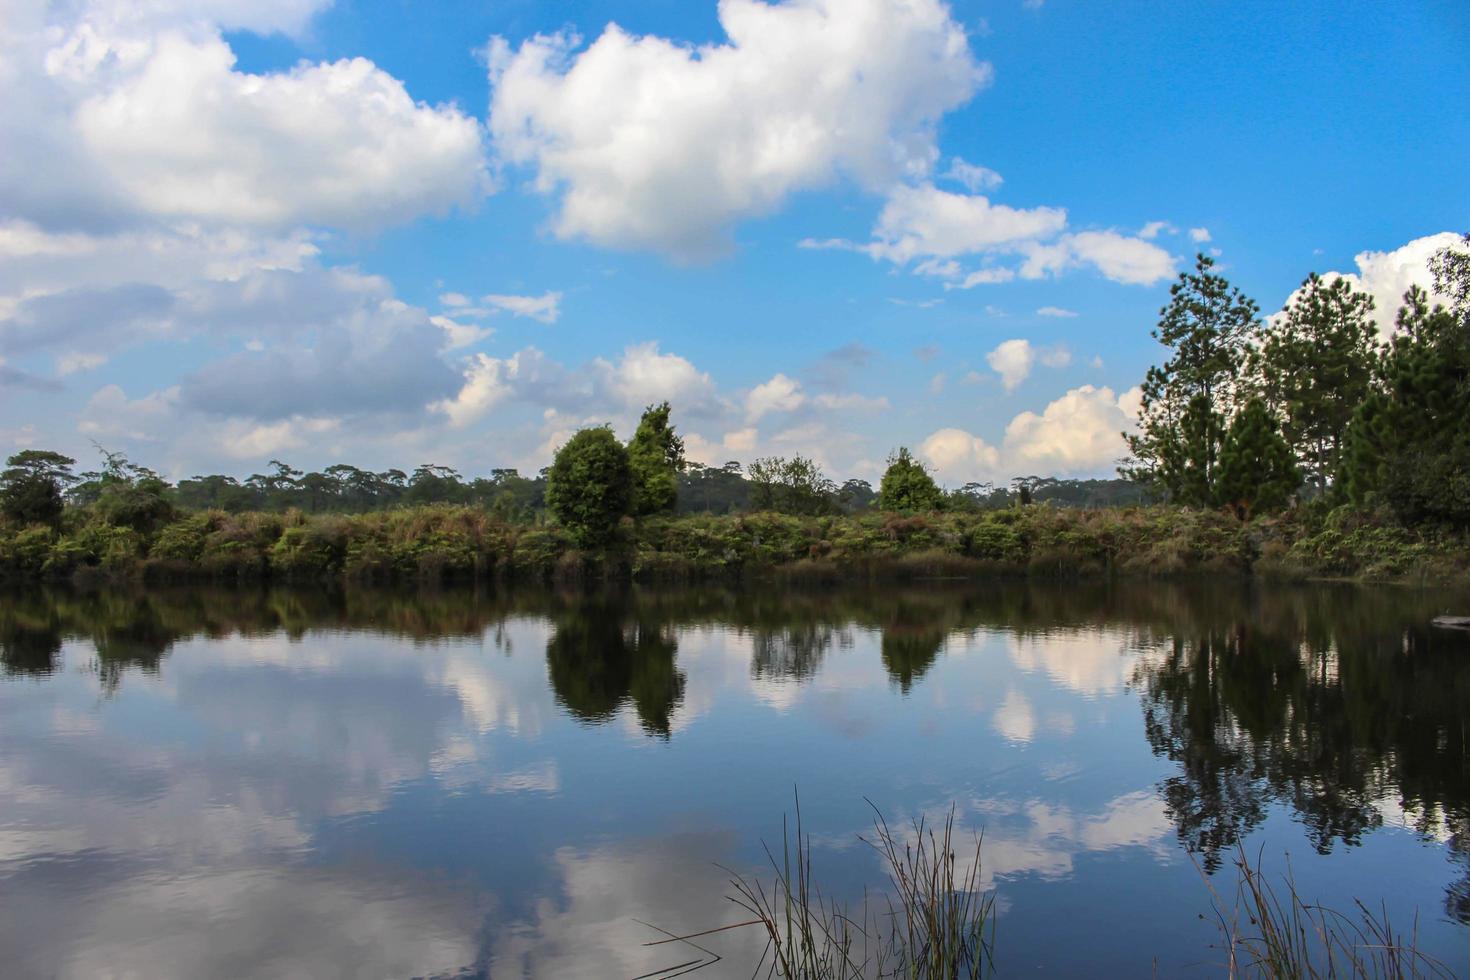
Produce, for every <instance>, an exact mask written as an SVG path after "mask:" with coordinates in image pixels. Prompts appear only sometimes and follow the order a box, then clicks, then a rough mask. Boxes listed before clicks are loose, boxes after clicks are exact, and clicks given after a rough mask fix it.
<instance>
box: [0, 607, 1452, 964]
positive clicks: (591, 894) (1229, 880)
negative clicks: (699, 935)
mask: <svg viewBox="0 0 1470 980" xmlns="http://www.w3.org/2000/svg"><path fill="white" fill-rule="evenodd" d="M1450 606H1453V603H1452V602H1451V601H1450V600H1448V599H1446V598H1445V597H1436V596H1430V595H1423V594H1419V593H1410V592H1399V591H1387V590H1383V591H1354V590H1327V589H1303V590H1281V589H1271V590H1254V591H1252V590H1249V589H1247V588H1245V587H1240V588H1235V587H1234V586H1220V585H1216V586H1213V587H1209V588H1182V587H1164V586H1159V585H1147V586H1129V587H1126V588H1125V587H1112V588H1108V587H1079V586H1045V587H1041V586H1024V585H1010V586H995V585H985V586H966V587H964V588H932V589H927V590H892V589H888V590H862V591H836V592H790V591H786V592H775V591H770V592H766V591H760V590H746V591H740V592H727V591H634V592H632V593H628V594H621V595H600V596H595V597H585V596H572V595H564V594H556V593H551V592H536V593H521V592H517V593H514V594H508V595H506V594H501V595H492V594H479V595H475V594H455V593H432V594H422V595H413V594H401V593H398V594H383V593H353V592H348V593H347V594H345V595H321V594H314V593H300V592H274V591H273V592H261V593H254V592H214V591H199V590H192V591H183V592H149V593H141V594H103V595H86V596H78V595H69V594H64V593H55V594H28V595H21V596H9V597H6V598H0V654H3V667H0V676H3V680H0V962H3V963H4V966H3V967H0V972H3V973H4V974H5V975H6V976H10V977H33V976H34V977H43V976H44V977H50V976H67V977H70V976H86V977H91V976H99V975H107V974H127V975H133V976H144V977H165V976H172V977H214V976H244V975H272V976H291V977H305V976H314V977H335V976H362V977H387V976H411V975H469V976H493V977H497V978H507V977H509V978H519V977H538V978H539V977H558V978H560V977H573V978H575V977H596V978H602V977H609V978H619V977H621V978H631V977H634V976H637V975H639V974H643V973H647V972H649V971H651V970H654V969H657V968H660V967H666V966H669V965H671V964H673V963H678V962H681V961H683V960H687V959H689V958H690V954H689V953H688V951H687V950H679V949H675V948H672V947H660V948H646V947H644V946H642V945H641V944H642V943H644V942H646V941H649V940H651V939H655V938H659V937H658V935H657V933H655V932H654V931H653V929H652V928H650V927H649V926H646V925H643V924H641V923H652V924H654V925H657V926H660V927H662V928H665V929H669V930H674V931H686V930H695V929H702V928H709V927H712V926H717V925H722V924H725V923H728V922H733V921H738V914H737V911H738V910H736V909H734V908H733V906H731V905H730V904H729V902H727V901H726V900H725V896H726V895H728V894H729V893H730V888H729V886H728V882H727V878H728V873H727V872H726V871H724V870H722V869H721V867H718V866H717V865H723V866H725V867H729V868H734V869H738V870H742V871H744V870H747V869H752V868H758V866H759V864H760V862H761V860H762V852H761V847H762V840H766V841H770V842H773V843H779V840H780V834H781V820H782V815H783V813H786V812H789V811H790V810H791V808H792V789H793V786H796V787H799V791H800V795H801V803H802V812H803V817H804V820H805V823H806V825H807V829H808V830H809V831H811V832H812V834H813V839H814V842H815V852H816V853H815V860H816V863H817V868H818V872H819V876H820V877H821V878H822V880H823V881H824V882H825V883H826V884H827V886H828V888H829V889H830V890H832V891H834V892H838V893H842V894H851V895H857V894H860V893H861V890H862V889H863V888H864V886H874V885H877V884H879V883H880V882H881V868H880V867H879V865H878V864H877V862H876V860H875V859H874V857H873V855H872V853H871V852H870V851H869V850H868V849H867V848H866V847H865V845H863V844H862V843H861V842H859V841H858V839H857V835H858V834H859V833H862V832H865V831H866V830H867V829H868V827H869V820H870V816H871V813H870V811H869V810H868V809H867V806H866V804H865V803H864V802H863V799H864V797H867V798H869V799H871V800H872V801H873V802H874V803H875V804H876V805H877V806H879V807H880V808H881V809H882V810H883V811H884V813H885V814H886V815H887V816H888V818H889V820H890V821H891V822H902V821H906V820H910V819H912V818H914V817H917V816H919V815H929V816H930V817H933V816H935V815H942V814H944V813H945V812H946V811H947V810H948V808H949V807H950V806H951V805H954V806H955V807H956V808H957V815H958V817H957V819H958V821H959V822H960V823H961V824H962V825H963V826H964V827H966V828H976V829H978V828H982V827H983V828H984V831H985V838H984V856H985V870H984V878H985V881H986V882H987V884H989V885H991V886H993V887H994V888H996V889H997V890H998V891H997V894H998V907H999V908H1000V910H1001V916H1000V920H999V925H998V937H997V938H998V952H999V959H1000V964H1001V966H1002V967H1003V972H1004V973H1006V974H1022V973H1028V972H1029V973H1037V972H1038V971H1041V972H1045V973H1047V974H1050V975H1076V976H1084V975H1090V976H1099V975H1114V976H1122V975H1131V976H1147V975H1149V974H1150V972H1151V971H1152V970H1153V969H1154V968H1155V965H1157V968H1158V971H1159V973H1160V974H1161V975H1165V976H1176V975H1181V974H1182V975H1199V976H1207V975H1217V974H1218V973H1219V962H1220V954H1219V952H1218V950H1216V949H1212V948H1211V944H1212V943H1217V942H1218V941H1219V935H1218V933H1217V931H1216V929H1215V926H1214V925H1213V924H1212V923H1211V921H1210V919H1209V915H1208V914H1209V911H1210V892H1209V887H1207V884H1206V877H1207V876H1208V880H1209V882H1210V884H1212V885H1213V886H1214V887H1215V888H1217V889H1219V890H1220V891H1221V892H1222V893H1227V894H1228V893H1229V892H1230V891H1231V890H1232V889H1233V881H1234V878H1233V874H1232V868H1231V865H1230V861H1231V858H1232V855H1233V854H1234V853H1235V848H1236V845H1237V843H1241V844H1243V845H1244V846H1245V847H1246V848H1247V849H1248V850H1249V852H1250V853H1251V854H1252V855H1253V856H1254V855H1255V854H1256V853H1257V852H1259V853H1260V854H1261V855H1262V856H1263V858H1264V860H1265V862H1266V864H1267V865H1268V867H1270V868H1272V869H1274V870H1277V871H1285V870H1286V869H1287V867H1288V863H1289V867H1290V868H1291V870H1292V871H1293V872H1294V874H1295V877H1296V881H1297V885H1298V887H1299V888H1300V890H1301V891H1302V892H1304V893H1305V894H1306V895H1308V896H1309V897H1315V898H1321V899H1325V900H1327V901H1329V902H1331V903H1332V904H1335V905H1341V906H1344V907H1345V906H1347V905H1348V903H1349V901H1350V898H1351V897H1352V896H1361V897H1363V898H1365V899H1367V900H1369V901H1370V902H1373V903H1377V902H1379V901H1383V902H1386V903H1387V907H1388V909H1389V910H1390V912H1391V913H1393V915H1394V916H1395V918H1396V919H1398V920H1399V924H1400V925H1403V926H1407V925H1409V924H1410V921H1411V919H1412V916H1413V915H1414V913H1415V911H1416V910H1417V913H1418V917H1419V931H1420V936H1421V940H1422V943H1423V945H1424V946H1425V947H1426V948H1427V949H1428V950H1429V951H1431V952H1433V953H1434V954H1436V955H1437V956H1439V957H1440V958H1441V959H1443V960H1444V961H1446V962H1447V963H1448V964H1450V965H1451V966H1453V967H1454V968H1456V969H1457V970H1459V971H1460V972H1462V973H1465V972H1470V768H1467V740H1470V735H1467V729H1470V643H1467V642H1466V638H1465V637H1461V636H1456V635H1454V634H1449V633H1444V632H1437V633H1431V632H1430V631H1429V630H1427V629H1426V627H1425V624H1426V623H1427V621H1428V618H1429V617H1430V616H1432V615H1434V614H1436V613H1440V612H1445V611H1451V612H1454V611H1458V612H1462V613H1463V612H1470V609H1466V608H1463V606H1464V603H1461V608H1458V609H1454V608H1446V607H1450ZM1202 914H1204V915H1205V918H1201V915H1202ZM640 920H641V922H640ZM706 945H708V946H709V947H710V948H711V949H713V950H715V951H716V952H718V953H721V954H723V955H725V956H726V957H727V959H725V960H724V961H723V962H721V963H720V964H717V965H716V966H714V967H711V968H710V969H708V970H706V971H704V972H703V973H700V974H695V976H699V977H745V976H749V975H750V971H751V969H752V968H753V966H754V962H755V957H756V956H757V955H758V954H759V946H760V941H759V937H758V936H756V935H755V934H754V932H753V930H743V931H737V932H730V933H725V934H722V935H720V936H716V937H713V938H712V939H711V940H709V941H708V942H707V943H706Z"/></svg>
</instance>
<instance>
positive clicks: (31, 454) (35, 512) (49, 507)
mask: <svg viewBox="0 0 1470 980" xmlns="http://www.w3.org/2000/svg"><path fill="white" fill-rule="evenodd" d="M75 464H76V460H74V459H72V458H71V457H70V456H63V455H61V453H53V452H50V451H48V450H45V449H25V450H22V451H21V452H18V453H16V454H15V455H14V456H11V457H10V458H9V459H7V460H6V461H5V466H6V468H5V470H4V471H3V472H0V513H3V514H4V515H5V516H6V517H8V518H9V519H10V520H12V521H15V522H17V523H19V524H54V523H55V522H56V521H57V520H58V519H59V518H60V517H61V511H62V507H63V506H64V503H65V501H64V500H63V497H62V494H63V492H64V491H65V490H66V488H67V487H69V486H70V485H71V484H73V483H75V482H76V479H77V478H76V477H75V476H73V475H72V472H71V467H72V466H74V465H75Z"/></svg>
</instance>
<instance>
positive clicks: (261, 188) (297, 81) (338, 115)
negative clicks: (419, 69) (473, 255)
mask: <svg viewBox="0 0 1470 980" xmlns="http://www.w3.org/2000/svg"><path fill="white" fill-rule="evenodd" d="M317 6H319V4H315V3H289V2H288V3H264V4H259V5H246V4H243V3H213V4H199V5H194V4H182V3H179V4H170V3H153V4H136V5H134V4H122V3H109V2H105V0H93V2H80V3H77V4H68V5H49V6H48V7H47V8H45V9H44V10H43V9H42V8H40V7H33V6H31V5H11V7H10V8H8V9H7V17H11V16H13V17H14V20H13V21H12V22H11V23H10V24H7V31H6V38H5V39H4V40H0V65H4V76H3V77H5V79H6V88H7V94H8V96H9V97H8V98H7V100H6V105H5V107H3V108H0V144H4V145H6V146H9V147H14V148H16V150H15V152H11V153H6V154H4V155H3V156H0V199H4V200H5V201H6V202H7V205H8V207H9V209H10V212H11V214H12V216H15V217H20V218H24V219H28V220H30V221H32V222H35V223H37V224H39V225H41V226H42V227H45V228H48V229H53V230H75V229H77V228H91V229H93V230H96V229H98V228H100V227H104V226H109V225H110V226H116V225H117V224H118V223H120V222H128V221H133V222H136V221H138V220H140V219H146V218H161V219H164V220H166V221H202V222H206V223H212V224H216V225H231V226H244V227H256V228H269V229H276V230H284V229H291V228H295V227H298V226H301V225H326V226H331V227H342V228H351V229H375V228H380V227H383V226H385V225H390V224H396V223H400V222H404V221H408V220H411V219H413V218H415V217H417V216H419V215H421V214H425V213H439V212H443V211H444V210H446V209H448V208H450V207H453V206H456V205H470V204H473V203H474V202H475V201H476V200H477V199H478V198H479V197H480V196H481V195H482V194H483V193H485V192H487V191H488V190H489V189H490V185H489V180H488V170H487V167H486V160H485V153H484V150H483V146H482V144H483V140H482V137H481V129H480V125H479V124H478V123H477V122H476V121H475V120H474V119H473V118H472V117H470V116H467V115H465V114H464V113H462V112H460V111H459V110H458V109H457V108H455V107H453V106H440V107H430V106H426V105H423V104H421V103H416V102H415V101H414V100H413V99H412V97H411V96H410V95H409V94H408V92H407V91H406V90H405V88H404V86H403V84H402V82H400V81H399V80H398V79H396V78H394V77H392V76H391V75H388V74H387V73H385V72H383V71H382V70H380V69H379V68H377V67H376V66H375V65H374V64H373V63H372V62H370V61H367V60H366V59H362V58H354V59H344V60H341V61H337V62H332V63H323V64H310V63H306V62H303V63H301V64H299V65H297V66H296V67H294V68H292V69H290V70H288V71H284V72H272V73H267V74H248V73H245V72H240V71H237V70H236V68H235V56H234V53H233V51H232V50H231V49H230V47H229V45H228V44H227V43H226V42H225V40H224V39H223V36H222V34H221V30H222V29H223V28H229V27H232V26H233V27H242V26H244V27H250V28H252V29H281V28H284V29H288V30H293V29H299V28H300V27H301V26H303V25H304V23H305V20H306V18H307V17H309V15H310V13H311V11H312V10H313V9H315V7H317Z"/></svg>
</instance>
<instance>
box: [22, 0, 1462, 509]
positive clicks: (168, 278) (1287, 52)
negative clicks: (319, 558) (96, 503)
mask: <svg viewBox="0 0 1470 980" xmlns="http://www.w3.org/2000/svg"><path fill="white" fill-rule="evenodd" d="M10 8H13V12H11V11H10V10H9V8H8V12H7V18H8V19H9V20H10V22H11V25H13V26H11V27H7V30H6V32H5V34H6V37H5V38H4V40H0V77H4V78H5V79H6V83H5V84H6V88H7V90H8V91H9V92H10V94H11V97H10V98H7V99H6V100H5V104H4V105H3V106H0V144H3V145H5V146H6V147H7V148H9V152H7V153H6V154H4V155H3V156H0V443H3V445H4V446H14V447H16V448H22V447H25V446H31V445H38V446H45V447H54V448H58V449H62V450H64V451H67V452H70V453H72V454H74V455H78V456H79V457H81V458H83V459H88V460H89V459H90V458H92V454H93V453H94V450H93V449H92V448H91V446H90V443H91V442H93V441H95V442H98V443H101V444H102V445H104V446H107V447H108V448H109V449H123V450H125V451H126V452H128V453H129V454H130V455H131V456H132V457H133V458H134V459H136V460H138V461H141V462H146V463H148V464H150V465H153V466H155V467H157V468H158V469H160V470H162V471H164V472H165V473H167V474H168V475H170V476H173V477H181V476H188V475H190V474H192V473H195V472H201V471H222V472H228V473H233V474H237V475H245V474H248V473H250V472H254V471H258V470H259V469H260V468H261V467H262V466H263V465H264V464H265V462H266V461H267V460H269V459H270V458H273V457H274V458H282V459H287V460H290V461H292V462H294V463H295V464H296V465H302V466H310V467H319V466H326V465H330V464H332V463H335V462H343V461H346V462H352V463H356V464H359V465H366V466H373V467H379V468H382V467H387V466H400V467H404V468H409V467H412V466H414V465H416V464H418V463H421V462H436V463H445V464H449V465H454V466H457V467H459V468H461V469H462V470H463V471H465V472H467V473H471V474H478V473H484V472H487V471H488V470H489V469H491V468H492V467H496V466H506V465H510V466H519V467H521V468H522V469H523V470H534V469H536V468H538V467H539V466H541V465H544V464H545V463H546V462H547V461H548V460H549V456H550V453H551V451H552V450H553V449H554V447H555V446H556V445H557V444H559V442H560V441H562V440H564V439H565V438H566V437H567V435H569V434H570V433H571V432H572V431H575V429H576V428H577V427H579V426H582V425H587V424H598V423H601V422H610V423H612V424H613V425H614V426H615V427H616V428H618V430H619V431H620V432H623V433H624V434H626V433H627V432H628V431H629V429H630V426H631V425H632V423H633V421H634V420H635V419H636V416H637V413H638V410H639V409H640V408H641V407H642V405H644V404H647V403H648V402H651V401H656V400H661V399H662V398H665V397H667V398H669V399H670V400H671V401H672V402H673V403H674V407H675V420H676V424H678V425H679V428H680V430H681V431H682V432H684V433H685V434H686V435H687V436H688V437H689V448H690V455H691V456H692V457H694V458H697V459H700V460H703V461H705V462H710V463H720V462H724V461H725V460H727V459H739V460H746V461H748V460H749V459H751V458H754V457H755V456H758V455H765V454H771V453H780V454H789V453H792V452H801V453H804V454H808V455H813V456H815V457H816V458H817V459H818V460H819V461H821V462H822V463H823V464H824V465H825V466H826V467H827V468H828V470H829V472H831V473H832V475H834V476H836V477H838V478H839V479H840V478H845V477H848V476H860V477H866V478H869V479H872V478H874V477H876V475H877V473H878V471H879V469H880V467H881V462H882V460H883V458H884V457H885V456H886V455H887V454H888V452H889V451H890V450H891V449H892V448H893V447H895V446H897V445H900V444H906V445H909V446H911V447H914V448H915V449H916V450H918V451H919V452H920V454H921V455H922V456H924V457H925V458H926V459H927V460H928V461H929V462H930V464H931V465H932V466H933V467H934V468H935V469H936V471H937V472H938V474H939V475H940V477H941V478H942V479H943V480H944V481H945V482H946V483H949V484H952V485H955V484H959V483H963V482H966V481H968V480H1004V479H1007V478H1009V477H1010V476H1013V475H1017V474H1022V473H1051V474H1056V475H1075V476H1091V475H1106V474H1108V473H1110V472H1111V470H1112V468H1113V463H1114V461H1115V460H1116V459H1117V457H1118V456H1119V455H1121V452H1122V444H1121V440H1120V439H1119V437H1118V432H1119V431H1120V430H1121V429H1123V428H1126V427H1127V426H1128V425H1129V424H1130V422H1131V412H1132V409H1133V407H1134V405H1135V403H1136V392H1135V391H1134V390H1133V389H1134V387H1135V386H1136V384H1137V383H1138V381H1139V380H1140V378H1141V377H1142V374H1143V372H1144V370H1145V369H1146V367H1147V366H1148V365H1149V364H1150V363H1151V362H1152V361H1153V360H1154V359H1155V358H1156V357H1157V356H1158V354H1159V348H1157V345H1156V344H1155V343H1154V341H1153V340H1152V339H1151V338H1150V336H1149V329H1150V328H1151V326H1152V324H1153V321H1154V319H1155V318H1156V315H1157V311H1158V308H1159V307H1160V306H1161V305H1162V304H1163V302H1164V301H1165V299H1166V297H1167V291H1168V286H1169V283H1170V282H1171V281H1172V280H1173V278H1174V276H1175V275H1177V273H1178V271H1179V270H1181V269H1182V268H1184V267H1186V266H1187V265H1188V264H1189V263H1190V262H1191V261H1192V256H1193V254H1194V253H1195V252H1196V251H1197V250H1203V251H1206V252H1208V253H1210V254H1212V255H1214V256H1215V257H1216V260H1217V261H1218V262H1219V263H1220V265H1221V266H1222V267H1223V268H1224V269H1225V271H1226V273H1227V275H1229V276H1230V277H1231V278H1232V279H1233V280H1234V281H1236V282H1237V283H1238V284H1239V285H1240V286H1242V287H1243V288H1244V289H1245V290H1246V291H1247V292H1248V293H1250V294H1251V295H1252V296H1254V297H1255V298H1256V299H1257V300H1258V301H1259V302H1260V303H1261V305H1262V307H1263V309H1264V310H1265V312H1267V313H1269V312H1272V311H1274V310H1275V309H1277V308H1279V307H1280V305H1281V304H1282V302H1283V301H1284V300H1285V299H1286V297H1287V296H1288V295H1289V294H1290V293H1291V291H1292V289H1293V288H1294V287H1295V285H1296V284H1297V283H1298V282H1299V281H1300V280H1301V279H1302V278H1303V277H1304V276H1305V275H1306V273H1307V272H1309V271H1314V270H1315V271H1319V272H1329V271H1336V272H1339V273H1342V274H1347V275H1353V276H1356V277H1357V279H1358V280H1359V283H1360V285H1361V286H1362V287H1363V288H1365V289H1367V290H1369V291H1370V292H1372V293H1373V294H1374V295H1375V296H1376V297H1379V300H1380V307H1381V308H1382V311H1390V312H1391V307H1392V305H1393V302H1394V297H1396V296H1398V295H1399V294H1401V293H1402V291H1403V289H1404V288H1406V287H1407V285H1408V284H1409V283H1411V282H1415V281H1421V282H1422V281H1424V279H1425V278H1426V276H1425V274H1424V269H1423V266H1424V261H1425V259H1427V257H1428V256H1429V254H1431V253H1432V251H1433V250H1434V249H1435V248H1436V247H1439V246H1440V245H1442V244H1444V243H1446V242H1447V241H1449V240H1451V239H1450V235H1451V233H1452V232H1455V231H1462V230H1464V229H1465V228H1466V227H1470V193H1467V190H1466V188H1467V184H1466V181H1465V179H1464V169H1465V161H1466V160H1467V159H1470V114H1467V113H1466V111H1465V110H1466V108H1467V107H1470V54H1467V51H1470V8H1466V6H1465V5H1464V4H1463V3H1459V2H1450V0H1446V2H1424V3H1414V4H1382V3H1342V2H1338V3H1333V4H1327V3H1295V4H1278V3H1234V4H1222V3H1202V2H1199V3H1191V2H1168V3H1165V2H1136V3H1124V4H1089V3H1078V2H1067V0H1044V2H1036V0H1006V2H997V3H955V4H951V5H945V4H942V3H939V2H938V0H785V2H782V3H771V4H766V3H760V2H757V0H729V2H726V3H724V4H716V3H713V2H703V0H679V2H674V0H643V2H639V3H635V4H628V3H564V4H555V5H551V4H535V3H529V2H504V3H494V4H490V3H479V4H471V3H463V4H460V3H441V4H408V3H403V2H401V0H400V2H338V3H331V2H327V0H269V2H264V3H262V2H248V3H247V2H245V0H206V2H190V3H184V2H181V0H147V2H128V3H123V2H119V0H79V2H77V3H72V4H65V5H46V4H36V3H28V2H20V3H16V4H12V5H10ZM610 25H617V26H616V27H611V26H610ZM1385 319H1386V318H1385Z"/></svg>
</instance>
